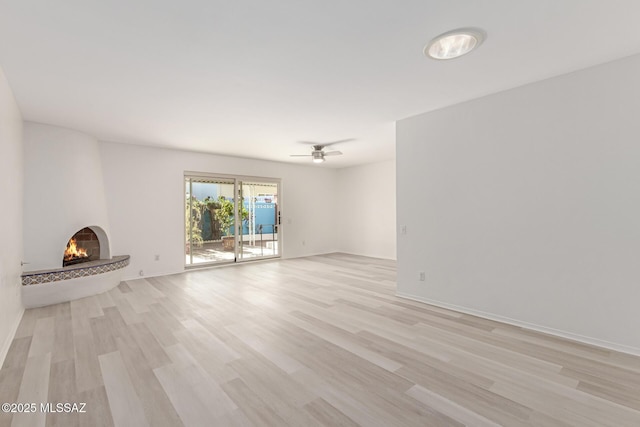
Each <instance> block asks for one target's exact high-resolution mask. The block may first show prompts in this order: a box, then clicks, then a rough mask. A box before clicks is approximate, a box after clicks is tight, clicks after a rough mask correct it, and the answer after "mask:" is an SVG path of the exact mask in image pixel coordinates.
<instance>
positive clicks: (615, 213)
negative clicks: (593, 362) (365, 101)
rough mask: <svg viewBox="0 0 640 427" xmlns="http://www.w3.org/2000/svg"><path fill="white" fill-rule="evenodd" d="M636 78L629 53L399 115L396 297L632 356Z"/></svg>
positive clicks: (637, 317) (638, 272) (636, 62)
mask: <svg viewBox="0 0 640 427" xmlns="http://www.w3.org/2000/svg"><path fill="white" fill-rule="evenodd" d="M638 75H640V56H633V57H630V58H626V59H623V60H619V61H616V62H612V63H609V64H604V65H601V66H598V67H594V68H590V69H587V70H583V71H579V72H575V73H572V74H568V75H565V76H561V77H557V78H553V79H549V80H546V81H543V82H539V83H535V84H532V85H528V86H525V87H521V88H517V89H514V90H510V91H507V92H503V93H499V94H496V95H492V96H487V97H484V98H481V99H477V100H474V101H470V102H467V103H464V104H460V105H456V106H453V107H450V108H446V109H443V110H439V111H434V112H430V113H426V114H423V115H420V116H416V117H413V118H409V119H406V120H402V121H400V122H399V123H398V125H397V141H396V144H397V168H398V183H397V184H398V224H399V225H403V224H405V225H407V231H408V233H407V235H406V236H399V238H398V263H399V283H398V294H400V295H405V296H410V297H413V298H417V299H420V300H423V301H428V302H436V303H439V304H441V305H444V306H453V307H457V308H460V309H462V310H466V311H469V312H476V313H481V314H484V315H485V316H489V317H494V318H499V319H502V320H508V321H512V322H514V323H518V324H524V325H527V326H530V327H537V328H539V329H543V330H547V331H551V332H554V333H557V334H560V335H565V336H569V337H574V338H578V339H581V340H584V341H588V342H593V343H597V344H601V345H605V346H609V347H612V348H618V349H621V350H626V351H629V352H634V353H638V354H640V329H639V328H638V325H640V306H639V303H640V282H639V278H640V262H639V257H640V191H638V183H640V143H639V141H640V120H638V112H640V84H638ZM419 271H425V272H426V277H427V280H426V282H420V281H418V272H419Z"/></svg>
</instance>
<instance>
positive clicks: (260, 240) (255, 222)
mask: <svg viewBox="0 0 640 427" xmlns="http://www.w3.org/2000/svg"><path fill="white" fill-rule="evenodd" d="M184 184H185V265H186V266H187V267H190V266H201V265H207V264H217V263H230V262H239V261H244V260H249V259H256V258H266V257H277V256H280V244H279V239H278V234H279V230H278V227H279V215H280V210H279V205H278V193H279V187H280V183H279V180H276V179H268V178H248V177H247V178H245V177H240V176H228V175H225V176H213V175H212V176H208V175H195V174H185V178H184Z"/></svg>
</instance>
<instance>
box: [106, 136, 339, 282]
mask: <svg viewBox="0 0 640 427" xmlns="http://www.w3.org/2000/svg"><path fill="white" fill-rule="evenodd" d="M100 154H101V159H102V169H103V172H104V183H105V191H106V195H107V208H108V210H109V221H110V226H111V229H110V230H111V242H112V246H111V251H112V254H114V255H125V254H128V255H131V265H130V266H129V267H128V269H127V271H126V273H125V278H127V277H128V278H132V277H138V274H139V271H140V270H143V272H144V275H145V276H155V275H161V274H169V273H176V272H180V271H183V269H184V225H183V224H184V204H183V203H184V202H183V199H184V184H183V182H184V181H183V177H184V172H185V171H192V172H193V171H196V172H207V173H220V174H238V175H250V176H261V177H272V178H281V179H282V187H281V197H279V199H280V208H281V212H282V227H281V230H282V245H283V257H286V258H290V257H298V256H305V255H311V254H319V253H326V252H333V251H335V250H336V249H337V247H338V244H337V242H336V236H337V235H338V231H337V229H336V226H335V224H334V221H333V218H334V217H333V215H334V202H335V198H336V195H335V194H336V171H335V170H332V169H325V168H317V167H313V166H312V165H309V166H297V165H290V164H285V163H276V162H270V161H261V160H249V159H240V158H234V157H224V156H216V155H211V154H202V153H194V152H186V151H178V150H170V149H162V148H152V147H142V146H135V145H124V144H117V143H109V142H100ZM289 221H291V222H290V223H289ZM303 241H304V242H305V244H304V245H303V243H302V242H303ZM155 255H160V260H159V261H155V259H154V258H155Z"/></svg>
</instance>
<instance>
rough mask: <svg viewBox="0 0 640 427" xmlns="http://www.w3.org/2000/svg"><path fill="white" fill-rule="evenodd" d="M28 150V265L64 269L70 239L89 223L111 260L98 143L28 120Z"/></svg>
mask: <svg viewBox="0 0 640 427" xmlns="http://www.w3.org/2000/svg"><path fill="white" fill-rule="evenodd" d="M24 149H25V156H24V159H25V174H24V177H25V179H24V194H25V199H24V261H25V262H26V263H28V264H26V265H25V269H26V270H29V271H33V270H47V269H55V268H59V267H62V256H63V253H64V250H65V248H66V245H67V243H68V242H69V239H70V238H71V237H72V236H73V235H74V234H75V233H76V232H77V231H79V230H81V229H83V228H84V227H87V226H89V227H90V228H91V229H92V230H93V231H94V232H95V233H96V235H97V236H98V238H99V240H100V247H101V249H100V252H101V254H100V258H103V259H108V258H110V257H111V253H112V251H113V244H112V242H111V241H110V239H109V218H108V216H107V203H106V197H105V191H104V184H103V178H102V163H101V160H100V151H99V146H98V141H97V140H96V139H95V138H93V137H90V136H88V135H85V134H82V133H80V132H76V131H73V130H69V129H63V128H59V127H56V126H49V125H43V124H39V123H30V122H26V123H25V126H24ZM103 245H104V251H105V252H104V253H103V249H102V247H103Z"/></svg>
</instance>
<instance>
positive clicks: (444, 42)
mask: <svg viewBox="0 0 640 427" xmlns="http://www.w3.org/2000/svg"><path fill="white" fill-rule="evenodd" d="M485 38H486V34H485V32H484V31H482V30H479V29H477V28H460V29H458V30H453V31H448V32H446V33H444V34H440V35H439V36H438V37H436V38H434V39H433V40H431V41H430V42H429V43H428V44H427V45H426V46H425V47H424V54H425V55H426V56H428V57H429V58H433V59H453V58H458V57H459V56H462V55H465V54H467V53H469V52H471V51H472V50H473V49H475V48H477V47H478V46H480V45H481V44H482V42H483V41H484V39H485Z"/></svg>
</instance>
